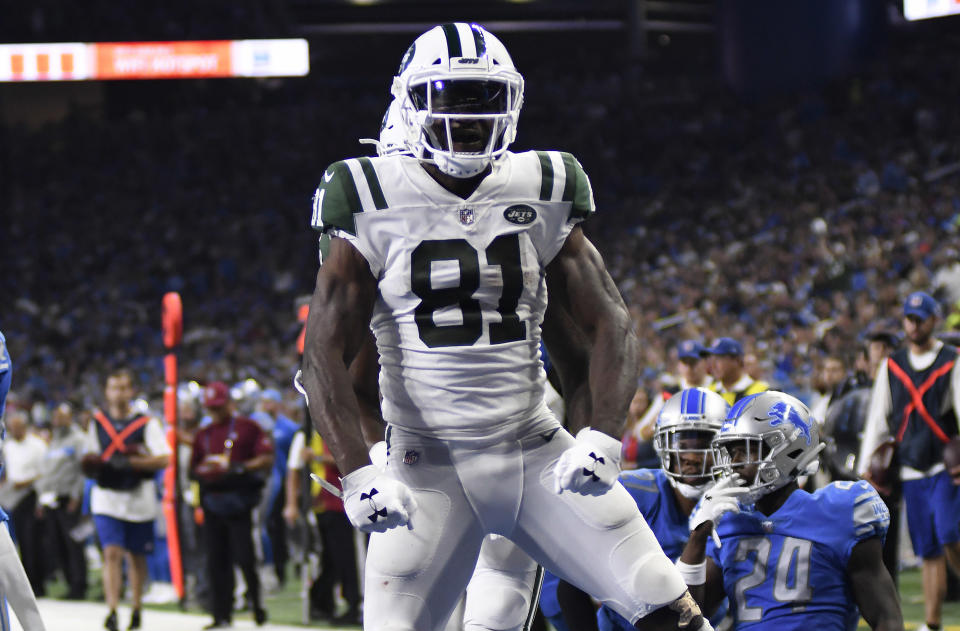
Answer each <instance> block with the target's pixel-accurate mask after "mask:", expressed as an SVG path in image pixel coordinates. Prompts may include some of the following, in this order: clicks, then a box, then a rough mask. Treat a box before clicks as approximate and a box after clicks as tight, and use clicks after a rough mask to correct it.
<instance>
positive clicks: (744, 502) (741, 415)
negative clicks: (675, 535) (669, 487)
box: [677, 391, 903, 631]
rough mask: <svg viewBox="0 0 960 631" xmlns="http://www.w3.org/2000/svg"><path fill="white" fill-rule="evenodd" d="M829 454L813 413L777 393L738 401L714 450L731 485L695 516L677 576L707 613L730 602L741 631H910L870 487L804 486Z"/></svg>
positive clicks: (885, 516)
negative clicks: (863, 630)
mask: <svg viewBox="0 0 960 631" xmlns="http://www.w3.org/2000/svg"><path fill="white" fill-rule="evenodd" d="M822 448H823V446H822V443H821V442H820V436H819V432H818V430H817V423H816V421H815V420H814V419H813V418H812V417H811V415H810V410H809V409H807V407H806V406H805V405H803V403H801V402H800V401H799V400H797V399H795V398H794V397H792V396H790V395H788V394H784V393H782V392H776V391H768V392H764V393H760V394H756V395H752V396H749V397H747V398H745V399H742V400H741V401H738V402H737V404H736V405H734V407H733V408H732V409H731V410H730V413H729V415H728V416H727V420H726V421H725V422H724V424H723V426H722V427H721V429H720V433H719V434H718V435H717V437H716V438H715V439H714V441H713V455H714V459H715V461H716V465H715V466H714V470H715V472H716V473H718V474H720V475H721V476H722V477H721V479H720V481H719V482H718V483H717V484H716V486H714V487H713V488H712V489H710V490H709V491H708V492H707V493H706V494H704V496H703V499H702V500H701V501H700V503H699V504H698V505H697V507H696V508H695V509H694V512H693V514H692V515H691V517H690V527H691V534H690V540H689V542H688V544H687V547H686V548H685V549H684V551H683V555H682V556H681V560H680V562H679V563H678V564H677V565H678V567H680V569H681V573H683V574H684V576H685V577H686V579H687V584H688V585H689V586H690V588H691V592H692V593H693V594H694V596H695V597H696V598H697V599H698V601H699V602H700V603H702V604H703V605H704V606H705V607H706V609H707V610H708V611H713V608H714V607H716V605H717V603H718V602H719V601H720V600H721V599H722V598H723V597H724V596H726V597H727V599H728V602H729V606H730V611H731V613H732V615H733V620H734V629H737V630H738V631H739V630H746V629H750V630H752V629H774V628H775V629H777V630H778V631H791V630H800V629H803V630H805V631H809V629H813V628H815V629H817V631H834V630H835V631H851V630H853V629H856V627H857V623H858V621H859V617H860V615H862V616H863V618H864V619H865V620H866V622H867V624H869V625H870V628H871V629H874V630H875V631H877V630H881V629H882V630H883V631H901V630H902V629H903V617H902V614H901V612H900V601H899V598H898V596H897V591H896V588H895V587H894V584H893V579H891V577H890V573H889V572H887V570H886V568H885V567H884V565H883V550H882V544H883V538H884V536H885V535H886V531H887V526H888V525H889V523H890V514H889V512H888V511H887V507H886V505H885V504H884V503H883V500H881V499H880V496H879V495H877V492H876V491H875V490H874V489H873V487H871V486H870V485H869V484H868V483H867V482H865V481H860V482H833V483H831V484H829V485H827V486H825V487H823V488H822V489H819V490H817V491H816V492H815V493H812V494H811V493H808V492H806V491H804V490H803V489H800V488H799V486H798V485H797V476H800V475H802V474H804V473H809V472H810V469H811V468H814V467H816V465H817V454H818V453H819V452H820V450H821V449H822ZM714 528H715V529H716V535H717V537H718V538H717V539H716V540H713V539H711V538H710V534H711V532H712V531H713V529H714ZM858 607H859V612H858Z"/></svg>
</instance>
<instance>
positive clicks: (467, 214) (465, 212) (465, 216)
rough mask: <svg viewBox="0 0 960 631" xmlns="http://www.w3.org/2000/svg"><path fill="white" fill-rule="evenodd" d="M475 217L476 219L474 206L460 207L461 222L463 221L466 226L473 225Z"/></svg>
mask: <svg viewBox="0 0 960 631" xmlns="http://www.w3.org/2000/svg"><path fill="white" fill-rule="evenodd" d="M475 219H476V217H475V216H474V214H473V209H472V208H461V209H460V223H462V224H463V225H465V226H471V225H473V222H474V220H475Z"/></svg>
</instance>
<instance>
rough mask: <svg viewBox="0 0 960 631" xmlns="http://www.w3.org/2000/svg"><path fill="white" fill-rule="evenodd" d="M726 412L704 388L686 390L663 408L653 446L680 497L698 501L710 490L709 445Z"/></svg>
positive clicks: (724, 405) (726, 407)
mask: <svg viewBox="0 0 960 631" xmlns="http://www.w3.org/2000/svg"><path fill="white" fill-rule="evenodd" d="M729 410H730V406H729V405H727V402H726V401H724V400H723V397H721V396H720V395H719V394H717V393H716V392H710V391H709V390H705V389H704V388H687V389H686V390H682V391H681V392H678V393H676V394H675V395H673V396H672V397H670V399H668V400H667V402H666V403H664V404H663V409H661V410H660V415H659V416H658V417H657V430H656V434H655V435H654V438H653V446H654V449H656V452H657V454H658V455H659V456H660V463H661V466H662V467H663V470H664V472H665V473H666V474H667V476H669V478H670V483H671V485H673V487H674V488H676V489H677V490H678V491H680V493H681V494H683V496H684V497H688V498H692V499H695V498H698V497H700V496H701V495H702V494H703V492H704V491H705V490H706V488H707V487H708V486H710V484H711V482H712V476H711V472H712V466H713V453H712V451H711V447H710V445H711V442H712V441H713V439H714V437H715V436H716V435H717V432H719V431H720V426H721V425H722V424H723V421H724V419H725V418H726V417H727V412H728V411H729Z"/></svg>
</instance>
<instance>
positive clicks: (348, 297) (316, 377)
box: [303, 238, 377, 476]
mask: <svg viewBox="0 0 960 631" xmlns="http://www.w3.org/2000/svg"><path fill="white" fill-rule="evenodd" d="M376 292H377V281H376V279H375V278H374V277H373V275H372V274H371V273H370V269H369V267H368V266H367V263H366V261H365V260H364V258H363V257H362V256H361V255H360V253H359V252H358V251H357V250H356V248H354V247H353V246H352V245H351V244H350V243H348V242H347V241H345V240H343V239H338V238H334V239H333V240H332V242H331V244H330V252H329V255H328V256H327V257H326V258H325V259H324V262H323V267H321V268H320V271H319V272H318V273H317V283H316V287H315V288H314V292H313V298H312V299H311V301H310V316H309V318H308V319H307V330H306V335H305V339H304V349H303V386H304V389H305V390H306V392H307V397H308V401H309V404H308V407H309V410H310V418H311V419H312V420H313V424H314V426H315V427H316V428H317V431H318V432H320V435H321V436H323V439H324V441H325V442H326V444H327V446H328V447H329V448H330V452H331V453H332V454H333V457H334V458H335V459H336V461H337V468H338V469H340V473H341V475H344V476H346V475H347V474H349V473H351V472H353V471H354V470H356V469H359V468H360V467H362V466H365V465H367V464H370V458H369V457H368V456H367V445H366V442H365V441H364V437H363V431H362V429H361V424H360V418H361V414H362V410H361V407H360V403H359V401H358V399H357V395H356V393H355V392H354V389H353V380H352V379H351V376H350V373H349V372H348V369H347V367H348V366H349V365H350V364H351V363H352V362H353V359H354V358H355V357H356V356H357V354H358V353H359V352H360V350H361V347H362V345H363V344H364V341H365V340H367V339H368V335H369V328H368V323H369V322H370V316H371V314H372V313H373V304H374V301H375V299H376Z"/></svg>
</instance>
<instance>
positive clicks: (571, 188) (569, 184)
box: [560, 152, 577, 202]
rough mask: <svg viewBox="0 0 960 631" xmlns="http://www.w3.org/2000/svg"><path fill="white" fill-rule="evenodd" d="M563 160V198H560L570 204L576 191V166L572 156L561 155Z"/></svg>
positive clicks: (567, 154)
mask: <svg viewBox="0 0 960 631" xmlns="http://www.w3.org/2000/svg"><path fill="white" fill-rule="evenodd" d="M560 157H561V158H563V177H564V179H563V196H562V197H561V198H560V200H561V201H564V202H572V201H573V194H574V192H575V191H576V190H577V165H576V161H575V160H574V159H573V156H572V155H570V154H569V153H566V152H564V153H561V154H560Z"/></svg>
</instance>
